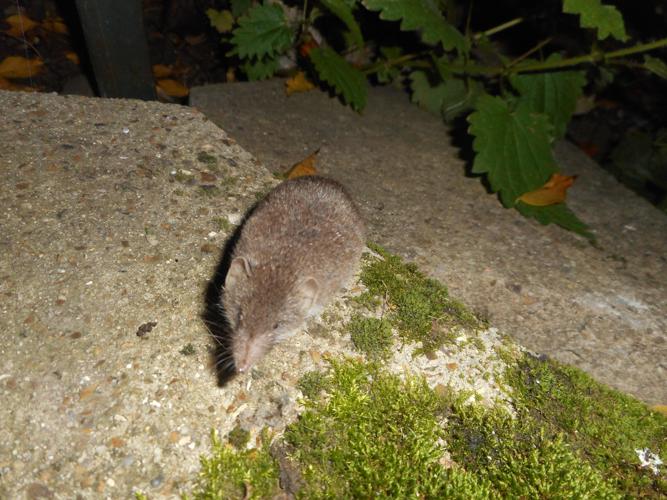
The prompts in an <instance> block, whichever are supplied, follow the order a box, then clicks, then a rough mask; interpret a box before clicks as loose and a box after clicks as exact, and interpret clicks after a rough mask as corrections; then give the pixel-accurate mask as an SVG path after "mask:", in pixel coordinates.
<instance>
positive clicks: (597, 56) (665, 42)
mask: <svg viewBox="0 0 667 500" xmlns="http://www.w3.org/2000/svg"><path fill="white" fill-rule="evenodd" d="M661 47H667V38H663V39H662V40H657V41H655V42H650V43H643V44H640V45H635V46H634V47H628V48H625V49H620V50H615V51H613V52H608V53H606V54H605V53H604V52H592V53H590V54H587V55H584V56H577V57H571V58H569V59H563V60H561V61H550V62H543V63H535V64H526V65H523V66H518V67H517V68H516V71H511V73H518V72H522V73H523V72H528V71H543V70H548V69H556V68H566V67H568V66H577V65H578V64H583V63H594V62H597V61H605V60H609V59H616V58H618V57H624V56H629V55H632V54H637V53H640V52H647V51H649V50H654V49H659V48H661Z"/></svg>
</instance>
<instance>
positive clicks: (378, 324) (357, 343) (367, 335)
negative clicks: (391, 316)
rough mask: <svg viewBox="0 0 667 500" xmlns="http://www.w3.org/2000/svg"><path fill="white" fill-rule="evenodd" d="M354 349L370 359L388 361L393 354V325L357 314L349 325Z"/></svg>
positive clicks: (383, 320)
mask: <svg viewBox="0 0 667 500" xmlns="http://www.w3.org/2000/svg"><path fill="white" fill-rule="evenodd" d="M347 330H348V332H349V333H350V336H351V337H352V343H353V344H354V347H355V348H356V349H357V350H359V351H361V352H363V353H364V354H365V355H366V356H367V357H368V358H369V359H386V358H387V357H389V355H390V353H391V346H392V334H391V323H389V321H387V320H386V319H378V318H366V317H364V316H361V315H360V314H355V315H354V316H353V317H352V318H351V319H350V322H349V323H348V324H347Z"/></svg>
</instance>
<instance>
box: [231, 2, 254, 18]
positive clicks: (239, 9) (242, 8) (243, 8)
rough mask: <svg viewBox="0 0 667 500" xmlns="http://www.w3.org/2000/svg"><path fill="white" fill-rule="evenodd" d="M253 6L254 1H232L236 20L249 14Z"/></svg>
mask: <svg viewBox="0 0 667 500" xmlns="http://www.w3.org/2000/svg"><path fill="white" fill-rule="evenodd" d="M251 5H252V0H232V15H233V16H234V19H237V18H239V17H241V16H242V15H243V14H245V13H246V12H248V9H249V8H250V6H251Z"/></svg>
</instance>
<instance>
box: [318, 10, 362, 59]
mask: <svg viewBox="0 0 667 500" xmlns="http://www.w3.org/2000/svg"><path fill="white" fill-rule="evenodd" d="M320 2H321V3H322V5H324V6H325V7H326V8H327V9H329V10H330V11H331V13H332V14H333V15H334V16H336V17H337V18H338V19H340V20H341V21H343V22H344V23H345V26H347V29H349V30H350V34H351V35H352V40H353V41H354V43H355V44H356V46H357V47H359V48H361V47H363V46H364V37H363V36H362V35H361V28H360V27H359V23H357V20H356V19H355V18H354V14H353V13H352V7H351V6H350V5H348V2H345V0H320Z"/></svg>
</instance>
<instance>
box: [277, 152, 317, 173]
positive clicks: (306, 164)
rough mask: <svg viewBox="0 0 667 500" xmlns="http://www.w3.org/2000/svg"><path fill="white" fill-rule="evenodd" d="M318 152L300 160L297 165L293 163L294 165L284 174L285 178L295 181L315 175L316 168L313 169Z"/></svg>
mask: <svg viewBox="0 0 667 500" xmlns="http://www.w3.org/2000/svg"><path fill="white" fill-rule="evenodd" d="M319 152H320V150H319V149H318V150H317V151H315V152H314V153H313V154H311V155H309V156H307V157H306V158H304V159H303V160H301V161H300V162H299V163H295V164H294V165H292V168H290V169H289V170H288V171H287V172H286V173H285V178H286V179H296V178H297V177H303V176H306V175H315V174H317V168H315V160H316V159H317V153H319Z"/></svg>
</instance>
